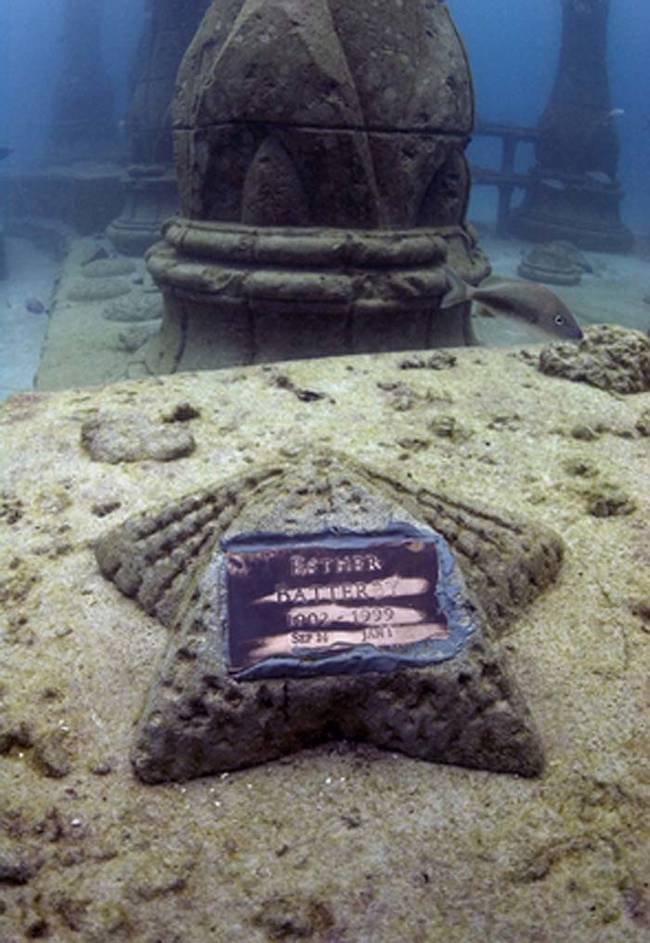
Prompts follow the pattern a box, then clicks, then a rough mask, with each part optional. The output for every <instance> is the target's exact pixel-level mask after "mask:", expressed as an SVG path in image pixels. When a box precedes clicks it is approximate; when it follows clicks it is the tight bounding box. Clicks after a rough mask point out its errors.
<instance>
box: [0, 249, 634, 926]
mask: <svg viewBox="0 0 650 943" xmlns="http://www.w3.org/2000/svg"><path fill="white" fill-rule="evenodd" d="M482 243H483V245H484V246H485V248H486V250H487V251H488V253H489V254H490V257H491V259H492V261H493V265H494V269H495V271H496V272H498V273H499V274H503V275H513V274H514V272H515V269H516V265H517V263H518V261H519V257H520V253H521V246H520V245H519V244H518V243H514V242H509V241H503V240H499V239H497V238H496V237H495V236H494V235H493V234H490V232H489V231H484V232H483V234H482ZM97 245H99V243H96V242H95V241H93V240H81V241H80V242H79V243H76V244H75V245H74V246H73V248H72V251H71V252H70V254H69V256H68V259H67V261H66V263H65V264H64V266H63V270H62V272H61V273H60V274H61V279H60V283H59V286H58V289H57V295H56V301H55V303H54V305H53V307H52V315H51V317H50V319H49V323H48V322H47V319H46V318H45V317H43V316H38V315H32V314H29V313H28V312H26V311H24V301H25V300H26V299H27V298H29V297H42V298H43V300H44V301H47V299H46V298H45V297H44V296H45V295H47V294H48V292H49V290H50V288H51V287H52V286H53V284H54V281H55V278H56V277H57V274H58V273H57V270H56V266H55V264H54V263H53V262H52V261H51V260H48V258H47V257H46V256H43V255H41V254H40V252H39V251H38V250H36V249H35V248H34V247H33V246H30V245H29V244H28V243H26V242H23V241H15V242H12V241H11V240H10V245H9V249H10V256H9V261H10V268H11V272H10V278H9V280H8V281H7V282H5V283H0V292H1V295H0V302H1V304H0V317H1V318H2V338H1V339H0V340H1V345H0V393H1V394H2V395H3V396H4V395H6V394H7V393H9V392H13V391H16V390H23V391H26V392H24V393H23V394H21V395H18V396H14V397H13V398H11V399H10V400H9V401H8V402H7V403H6V404H5V405H4V407H2V408H1V409H0V439H1V440H2V449H1V451H0V753H1V754H2V755H0V941H1V943H18V941H22V940H24V939H48V940H53V941H55V943H68V941H83V943H86V941H88V943H94V941H114V940H115V941H122V940H124V941H138V943H155V941H160V943H204V941H212V940H214V941H218V943H240V941H241V943H263V941H269V940H288V941H292V940H312V941H317V943H411V941H413V943H438V941H441V943H442V941H444V943H479V941H487V943H524V941H525V943H560V941H562V943H637V941H642V940H643V941H645V940H647V938H648V934H649V933H650V896H649V891H648V873H649V868H648V861H649V860H650V824H649V818H648V808H649V802H648V799H649V789H648V787H649V783H648V759H649V756H650V749H649V747H650V742H649V740H648V737H647V729H646V724H647V711H648V706H649V696H648V695H649V690H648V675H649V672H648V669H649V667H650V658H649V656H648V631H649V623H648V618H649V613H650V573H649V569H650V552H649V550H648V547H649V546H650V516H649V508H650V481H649V479H650V449H649V448H648V438H647V434H645V435H644V434H642V431H641V430H642V429H645V428H647V427H648V425H650V421H649V420H648V419H647V416H648V411H649V410H650V396H649V395H648V394H639V395H633V396H627V397H620V396H615V395H612V394H609V393H606V392H602V391H600V390H597V389H594V388H591V387H588V386H586V385H583V384H575V383H570V382H567V381H564V380H559V379H553V378H550V377H546V376H543V375H541V374H540V373H538V372H537V370H536V369H535V365H534V364H535V361H534V358H533V359H531V360H530V361H526V360H525V359H522V357H521V356H520V353H519V346H518V345H520V344H521V343H523V342H524V340H525V335H524V334H521V335H518V334H516V335H512V334H509V333H507V332H506V331H505V330H504V327H503V325H502V324H498V323H497V322H495V321H493V320H491V319H479V318H477V319H476V321H477V325H476V331H477V333H478V334H479V336H480V337H482V338H483V340H485V341H486V342H489V343H491V344H499V345H508V344H514V345H515V346H514V347H505V348H504V349H492V348H482V349H470V350H464V351H460V352H458V353H457V363H456V365H455V366H453V367H450V368H449V369H445V370H440V371H438V370H432V369H429V368H426V367H423V368H422V369H415V370H404V369H402V366H401V365H402V364H403V362H404V360H405V359H407V358H405V355H402V354H386V355H376V356H363V357H357V358H342V359H338V360H323V361H311V362H297V363H293V364H281V365H275V366H272V367H253V368H235V369H231V370H227V371H221V372H218V373H203V374H185V375H178V376H175V377H166V378H150V379H143V380H128V379H126V380H125V379H124V378H125V377H128V376H129V373H130V371H132V370H134V371H135V375H136V376H137V375H138V366H137V361H138V354H137V348H135V349H131V350H128V349H126V348H128V347H129V345H130V346H131V347H133V344H134V343H136V342H137V336H136V334H137V332H138V331H140V332H141V333H142V336H143V337H144V336H145V335H146V333H147V331H148V330H151V329H154V328H155V323H153V324H152V323H148V324H144V325H142V324H140V325H138V324H136V325H129V324H126V325H125V324H124V323H120V322H114V321H107V320H106V319H105V318H104V317H103V313H104V310H105V309H104V303H94V304H87V303H80V302H70V300H69V299H67V298H66V296H65V292H66V290H67V286H68V285H69V284H71V283H72V282H73V281H78V276H79V270H80V265H81V263H82V261H83V260H85V259H87V258H89V257H91V256H92V254H93V252H95V251H96V248H97ZM588 255H589V258H590V259H592V261H595V262H596V263H597V266H596V268H597V274H596V275H595V276H588V277H586V278H585V280H584V281H583V284H582V285H581V286H580V287H579V288H571V289H558V291H559V293H560V294H561V295H562V296H563V297H564V298H565V299H566V300H568V301H569V303H570V304H571V305H572V306H573V308H574V310H575V312H576V314H577V315H578V317H579V319H580V320H581V322H582V323H583V324H587V323H590V322H597V321H606V322H610V323H611V322H618V323H622V324H624V325H625V326H628V327H636V328H640V329H642V330H643V331H645V330H646V329H647V327H648V324H647V321H648V315H649V314H650V307H649V306H648V305H644V303H643V300H642V299H643V296H644V295H645V294H647V293H648V291H650V267H649V266H648V264H647V263H642V262H640V261H639V260H637V259H633V258H622V257H617V256H605V255H603V256H596V254H593V253H588ZM142 276H143V272H142V264H141V263H138V265H137V266H136V271H135V272H134V273H133V274H132V275H130V276H127V279H128V280H129V284H130V286H131V287H130V291H131V292H134V293H138V292H145V291H147V290H148V289H149V288H150V287H151V286H149V285H148V284H147V281H146V279H144V280H143V278H142ZM117 300H118V301H119V300H120V299H117ZM46 327H47V338H46V340H45V342H44V346H43V356H42V360H41V364H40V369H39V380H38V385H39V392H29V391H30V390H31V388H32V381H33V375H34V371H35V369H36V367H37V366H38V361H39V350H40V348H41V344H42V342H43V335H44V332H45V328H46ZM133 328H135V334H134V333H133V330H132V329H133ZM125 332H126V339H125ZM129 332H131V333H129ZM286 377H288V378H289V381H290V382H289V383H287V382H286V381H285V379H284V378H286ZM110 381H120V382H117V383H113V385H109V386H106V387H104V388H90V387H97V385H98V384H106V383H109V382H110ZM70 387H80V389H69V388H70ZM296 389H298V390H300V389H303V390H305V389H306V390H310V391H315V392H317V393H320V394H323V398H320V399H317V398H315V399H313V400H312V401H310V402H305V401H303V400H301V399H299V398H298V396H296V395H295V390H296ZM49 390H60V392H46V391H49ZM187 403H189V404H190V405H191V406H192V407H194V409H195V410H196V411H197V413H198V414H199V415H198V418H196V419H193V420H191V421H189V422H188V423H187V428H189V429H190V430H191V432H192V433H193V435H194V437H195V440H196V443H197V448H196V451H195V452H194V453H193V454H192V455H191V456H189V457H187V458H183V459H180V460H176V461H171V462H164V463H163V462H156V461H152V460H145V461H139V462H134V463H129V464H126V463H121V464H117V465H108V464H105V463H101V462H93V461H91V460H90V458H89V456H88V455H87V453H86V452H85V451H83V450H82V448H81V444H80V430H81V425H82V423H83V421H84V420H86V419H88V418H91V417H93V416H96V415H97V414H98V413H102V414H103V413H106V412H108V413H111V414H117V415H118V416H120V415H121V416H124V415H125V413H128V411H134V410H135V411H136V412H139V413H142V414H145V415H146V416H149V417H151V418H152V419H154V420H159V419H160V417H161V416H162V415H163V414H167V415H168V414H170V413H173V411H174V408H175V407H176V406H178V405H179V404H187ZM644 416H645V417H646V418H645V420H644V418H643V417H644ZM127 421H128V419H127ZM585 428H587V429H588V435H587V437H585V435H584V429H585ZM445 430H446V431H445ZM589 430H590V431H589ZM592 433H593V435H592ZM310 446H318V447H319V448H322V447H325V448H328V447H331V448H335V449H338V450H341V451H343V452H347V453H349V454H350V455H351V456H352V457H353V458H355V459H356V460H357V461H360V462H362V463H363V462H367V463H369V464H371V465H373V466H374V467H376V468H380V469H382V470H384V471H386V472H388V473H390V472H391V470H394V471H395V472H397V473H400V474H401V475H408V476H411V477H412V480H413V481H414V482H422V483H425V484H427V485H430V486H431V487H434V488H437V489H440V490H443V491H447V492H449V493H450V494H452V495H457V496H462V497H464V498H466V499H467V500H469V501H480V502H481V503H482V504H488V505H492V506H493V507H494V508H496V509H506V510H509V511H510V512H511V513H514V514H519V515H522V516H526V517H529V518H532V519H534V520H537V521H540V522H542V523H545V524H547V525H549V526H551V527H553V528H555V529H556V530H557V531H558V532H559V533H560V534H561V535H562V537H563V538H564V540H565V543H566V547H567V556H566V562H565V565H564V568H563V571H562V575H561V578H560V580H559V581H558V582H557V584H556V585H555V586H554V587H553V588H552V589H551V590H549V591H547V592H546V593H545V594H544V595H543V596H542V597H541V598H540V599H538V601H536V602H535V603H534V604H533V605H532V606H531V607H530V608H529V609H528V610H527V611H526V612H525V613H522V617H521V619H520V621H519V623H518V624H517V626H516V628H515V630H514V631H513V632H512V633H511V634H510V635H509V636H507V637H506V638H505V639H504V640H503V642H502V650H503V654H504V657H505V658H506V660H507V663H508V665H509V668H510V670H511V672H512V674H513V676H514V678H515V679H516V680H517V681H518V683H519V685H520V686H521V688H522V689H523V691H524V693H525V696H526V698H527V701H528V704H529V706H530V708H531V711H532V713H533V716H534V718H535V721H536V723H537V725H538V728H539V730H540V733H541V736H542V739H543V742H544V746H545V750H546V757H547V765H546V772H545V774H544V776H543V777H542V778H540V779H537V780H522V779H518V778H516V777H510V776H499V775H494V774H487V773H482V772H476V771H469V770H463V769H459V768H453V767H444V766H436V765H429V764H426V763H422V762H417V761H413V760H408V759H405V758H403V757H400V756H397V755H392V754H380V753H377V752H374V751H372V750H371V749H370V748H368V747H365V746H363V745H352V744H331V745H326V746H323V747H321V748H319V749H315V750H313V751H310V752H306V753H303V754H300V755H297V756H294V757H291V758H287V759H285V760H283V761H281V762H277V763H272V764H268V765H266V766H263V767H259V768H255V769H251V770H247V771H244V772H239V773H236V774H231V775H229V776H222V777H211V778H206V779H203V780H199V781H194V782H191V783H187V784H185V785H169V786H156V787H152V786H145V785H142V784H141V783H139V782H138V781H137V780H136V779H135V778H134V776H133V774H132V771H131V768H130V764H129V747H130V743H131V738H132V728H133V724H134V721H135V719H136V717H137V715H138V712H139V710H140V707H141V705H142V702H143V698H144V696H145V693H146V690H147V688H148V686H149V684H150V682H151V680H152V677H153V675H154V672H155V670H156V663H157V660H158V658H159V657H160V655H161V653H162V651H163V648H164V645H165V637H166V633H165V630H163V628H162V627H161V626H160V625H159V624H158V623H157V622H155V621H154V620H152V619H150V618H148V617H147V616H145V615H143V614H142V613H141V612H140V611H139V610H138V609H137V608H136V607H135V605H134V604H133V603H132V602H131V601H130V600H128V599H126V598H124V597H122V596H121V595H120V594H119V593H118V592H117V591H116V589H115V588H114V587H113V586H112V585H111V584H108V583H106V582H105V581H104V579H103V578H102V577H101V575H100V573H99V571H98V568H97V565H96V562H95V558H94V555H93V553H92V542H93V540H94V539H95V538H97V537H99V536H100V535H102V534H104V533H105V532H106V530H107V529H108V528H109V527H111V526H113V525H115V524H117V523H120V522H121V521H123V520H125V519H126V518H128V517H130V516H131V515H132V514H134V513H136V512H138V511H140V510H143V509H145V508H149V507H152V506H156V505H158V504H160V503H166V502H168V501H169V500H171V499H173V498H174V497H177V496H182V495H184V494H186V493H187V492H189V491H191V490H193V489H196V488H200V487H204V486H206V485H209V484H212V483H214V482H217V481H222V480H224V479H225V478H229V477H231V476H233V475H237V474H239V473H242V472H244V471H246V470H249V469H250V468H251V467H252V466H254V465H255V464H257V463H262V462H264V461H267V460H269V459H272V458H277V456H278V450H280V456H281V457H282V456H284V458H285V460H286V461H288V462H291V461H292V459H293V457H295V455H296V453H297V450H298V449H300V448H304V447H310ZM612 493H616V494H618V495H622V496H623V497H624V498H626V499H628V502H629V504H628V506H627V510H631V508H633V509H632V510H631V513H625V514H621V515H616V514H615V515H613V516H610V517H604V518H599V517H595V516H594V515H593V514H591V513H590V511H589V507H590V503H591V502H593V501H594V500H595V499H597V498H598V497H599V495H610V494H612Z"/></svg>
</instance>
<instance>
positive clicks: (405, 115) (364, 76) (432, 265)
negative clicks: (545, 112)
mask: <svg viewBox="0 0 650 943" xmlns="http://www.w3.org/2000/svg"><path fill="white" fill-rule="evenodd" d="M473 122H474V97H473V89H472V83H471V76H470V70H469V65H468V61H467V57H466V54H465V51H464V48H463V45H462V42H461V39H460V37H459V35H458V33H457V31H456V29H455V27H454V24H453V22H452V20H451V17H450V14H449V11H448V9H447V7H446V5H445V4H444V3H441V2H424V0H414V2H412V3H409V4H402V5H400V6H396V5H395V4H394V3H392V2H388V0H375V2H373V3H371V4H363V5H361V4H350V3H347V2H343V0H314V2H310V3H309V4H296V3H294V2H290V0H228V2H225V3H224V2H219V3H213V5H212V6H211V8H210V9H209V11H208V12H207V14H206V16H205V18H204V20H203V23H202V25H201V27H200V28H199V31H198V33H197V35H196V37H195V38H194V41H193V43H192V44H191V46H190V48H189V50H188V52H187V54H186V56H185V58H184V60H183V64H182V66H181V69H180V72H179V83H178V93H177V96H176V100H175V104H174V139H175V148H176V155H177V173H178V181H179V187H180V197H181V215H180V216H179V217H178V218H176V219H174V220H172V221H171V222H170V223H169V224H168V225H167V226H166V227H165V230H164V241H163V242H162V243H160V244H159V245H157V246H156V247H154V249H152V250H151V252H150V254H149V257H148V264H149V268H150V270H151V273H152V275H153V277H154V278H155V280H156V281H157V283H158V285H159V286H160V287H161V288H162V290H163V292H164V294H165V299H166V315H165V322H164V325H163V329H162V331H161V334H160V336H159V338H158V340H157V343H155V344H153V345H152V347H151V348H150V350H149V352H148V355H147V364H148V366H149V369H151V370H153V371H155V372H173V371H175V370H177V369H197V368H199V369H200V368H212V367H217V366H226V365H228V364H236V363H250V362H263V361H267V360H277V359H285V358H293V357H309V356H314V355H327V354H337V353H351V352H357V351H373V350H390V349H406V348H421V347H427V346H430V345H432V344H436V345H438V346H441V345H443V344H450V345H451V344H464V343H466V342H467V339H468V334H469V312H468V305H458V306H456V307H454V308H453V309H451V310H441V304H442V300H443V297H444V295H445V293H446V291H447V277H446V274H445V271H444V268H443V266H444V264H445V262H449V263H450V264H452V265H453V266H454V268H455V269H456V270H457V271H458V272H459V273H460V274H461V275H462V276H463V278H465V279H466V280H468V281H470V282H473V283H477V282H479V281H480V280H481V279H482V278H483V277H484V276H485V275H486V274H487V273H488V271H489V266H488V263H487V261H486V259H485V257H484V256H483V254H482V253H481V251H480V250H479V249H478V247H477V244H476V237H475V234H474V233H473V231H472V230H471V228H468V227H467V226H466V224H465V216H466V209H467V202H468V197H469V189H470V179H469V172H468V168H467V163H466V160H465V155H464V151H465V147H466V145H467V143H468V140H469V136H470V134H471V131H472V127H473Z"/></svg>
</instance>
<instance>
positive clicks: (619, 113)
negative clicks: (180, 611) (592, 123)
mask: <svg viewBox="0 0 650 943" xmlns="http://www.w3.org/2000/svg"><path fill="white" fill-rule="evenodd" d="M624 114H625V109H624V108H612V110H611V111H610V112H609V113H608V114H607V119H608V120H609V121H615V120H616V118H622V117H623V115H624Z"/></svg>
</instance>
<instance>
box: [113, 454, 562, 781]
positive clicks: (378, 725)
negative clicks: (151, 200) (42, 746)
mask: <svg viewBox="0 0 650 943" xmlns="http://www.w3.org/2000/svg"><path fill="white" fill-rule="evenodd" d="M96 556H97V560H98V563H99V566H100V569H101V571H102V572H103V574H104V576H106V577H107V578H109V579H110V580H112V581H113V582H114V583H115V584H116V586H117V587H118V588H119V589H120V590H121V591H122V592H123V593H125V594H126V595H127V596H130V597H133V598H134V599H135V600H136V601H137V603H138V604H139V605H140V606H142V607H143V608H144V609H145V610H146V611H147V612H148V613H149V614H151V615H153V616H155V617H156V618H158V619H159V620H160V621H161V622H162V623H163V624H164V625H166V626H167V627H168V628H169V630H170V635H169V643H168V647H167V652H166V654H165V656H164V658H163V661H162V664H161V666H160V669H159V673H158V676H157V678H156V679H155V680H154V682H153V684H152V687H151V690H150V692H149V695H148V697H147V700H146V703H145V706H144V709H143V711H142V713H141V716H140V720H139V724H138V728H137V733H136V742H135V746H134V750H133V755H132V761H133V765H134V768H135V771H136V773H137V775H138V776H139V777H140V778H141V779H143V780H145V781H146V782H161V781H165V780H184V779H189V778H192V777H195V776H201V775H207V774H211V773H216V772H222V771H227V770H233V769H237V768H240V767H245V766H250V765H253V764H257V763H262V762H265V761H268V760H272V759H275V758H277V757H280V756H282V755H284V754H287V753H290V752H293V751H296V750H299V749H302V748H304V747H308V746H312V745H315V744H317V743H321V742H323V741H327V740H332V739H336V738H345V739H350V740H365V741H368V742H370V743H372V744H373V745H375V746H378V747H380V748H383V749H387V750H394V751H399V752H402V753H405V754H407V755H409V756H413V757H417V758H420V759H424V760H431V761H436V762H442V763H454V764H458V765H463V766H469V767H475V768H476V767H477V768H481V769H486V770H492V771H496V772H509V773H518V774H520V775H523V776H534V775H537V774H539V773H540V772H541V770H542V767H543V753H542V747H541V743H540V740H539V738H538V735H537V733H536V731H535V728H534V725H533V722H532V719H531V717H530V715H529V713H528V710H527V708H526V705H525V703H524V701H523V699H522V697H521V695H520V694H519V692H518V691H517V689H516V686H515V685H514V683H513V682H512V680H511V679H510V678H509V676H508V673H507V670H506V668H505V666H504V664H503V662H502V660H501V658H500V656H499V655H498V654H497V651H496V647H495V644H494V643H495V636H496V635H498V634H499V633H500V632H503V631H505V630H506V629H507V627H508V625H509V624H510V622H511V621H512V620H513V619H514V618H515V617H516V616H517V615H518V613H519V612H520V611H521V609H522V608H524V607H525V606H526V605H527V604H528V603H529V602H531V601H532V599H533V598H534V597H535V596H536V595H537V594H538V593H539V592H541V591H542V590H543V589H544V588H545V587H547V586H549V585H550V584H551V583H552V582H553V581H554V580H555V578H556V577H557V575H558V572H559V570H560V567H561V562H562V557H563V545H562V541H561V540H560V539H559V538H558V537H557V536H556V535H555V534H554V533H553V532H552V531H549V530H547V529H545V528H540V527H537V526H535V525H532V524H528V523H525V522H522V521H519V520H515V519H513V518H511V517H509V516H507V515H502V514H501V513H499V512H497V511H495V510H494V509H486V508H481V507H474V506H470V505H467V504H466V503H464V502H462V501H460V500H456V499H454V498H453V497H449V496H445V495H443V494H440V493H436V492H434V491H429V490H427V489H419V490H418V491H413V490H410V489H409V488H408V487H407V486H406V485H405V484H404V483H403V482H399V481H396V480H393V479H390V478H387V477H386V476H384V475H382V474H380V473H378V472H376V471H373V470H372V469H369V468H366V467H362V466H358V465H355V464H354V463H353V462H350V461H349V460H347V459H345V458H343V457H341V456H339V455H336V454H334V453H329V452H323V453H316V454H311V453H310V454H307V453H303V455H302V457H301V458H299V459H298V460H297V461H296V462H293V463H292V464H291V465H288V464H285V465H283V464H282V463H280V464H277V465H274V466H269V467H261V468H260V469H259V470H258V471H255V472H252V473H250V474H249V475H247V476H243V477H241V478H239V479H238V480H235V481H231V482H226V483H225V484H220V485H218V486H216V487H215V488H213V489H208V490H205V491H202V492H198V493H194V494H190V495H188V496H187V497H185V498H182V499H180V500H177V501H176V502H173V503H171V504H170V505H168V506H167V507H164V508H161V509H158V510H154V511H152V512H151V513H145V514H141V515H139V516H137V517H135V518H132V519H130V520H127V522H126V523H124V524H122V525H121V526H119V527H117V528H116V529H114V530H113V531H111V532H109V533H108V534H107V535H106V536H104V537H103V538H101V539H100V540H99V542H98V544H97V546H96Z"/></svg>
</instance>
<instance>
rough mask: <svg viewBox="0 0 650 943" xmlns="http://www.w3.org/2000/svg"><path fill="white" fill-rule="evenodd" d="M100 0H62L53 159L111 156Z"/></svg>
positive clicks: (113, 128)
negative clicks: (59, 66) (61, 55)
mask: <svg viewBox="0 0 650 943" xmlns="http://www.w3.org/2000/svg"><path fill="white" fill-rule="evenodd" d="M103 12H104V8H103V3H102V0H66V3H65V10H64V24H63V63H62V67H61V73H60V76H59V79H58V81H57V83H56V86H55V89H54V97H53V102H52V124H51V127H50V144H49V153H48V157H49V158H50V159H52V160H54V161H57V162H70V161H75V160H95V161H97V160H98V161H105V160H109V159H111V158H112V157H113V156H114V153H113V151H114V147H115V142H116V137H117V134H116V131H117V129H116V123H115V115H114V111H113V97H114V96H113V87H112V84H111V81H110V78H109V76H108V73H107V71H106V69H105V67H104V60H103V55H102V44H101V29H102V17H103Z"/></svg>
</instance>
